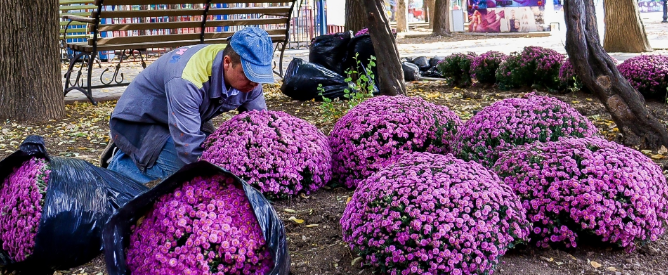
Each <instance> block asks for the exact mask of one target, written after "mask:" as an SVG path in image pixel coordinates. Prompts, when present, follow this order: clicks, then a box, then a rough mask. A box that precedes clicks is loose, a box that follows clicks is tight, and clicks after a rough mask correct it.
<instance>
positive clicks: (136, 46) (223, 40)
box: [105, 35, 285, 50]
mask: <svg viewBox="0 0 668 275" xmlns="http://www.w3.org/2000/svg"><path fill="white" fill-rule="evenodd" d="M269 38H271V40H272V41H273V42H283V41H285V35H270V36H269ZM204 43H206V44H226V43H227V38H216V39H208V40H204ZM197 44H201V42H200V40H199V39H197V40H179V41H164V42H143V43H132V44H113V45H105V50H127V49H134V50H139V49H147V48H176V47H182V46H190V45H197Z"/></svg>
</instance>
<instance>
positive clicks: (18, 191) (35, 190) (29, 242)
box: [0, 157, 51, 262]
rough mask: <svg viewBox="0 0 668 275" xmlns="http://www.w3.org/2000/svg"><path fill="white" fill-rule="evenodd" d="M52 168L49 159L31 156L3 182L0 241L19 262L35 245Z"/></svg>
mask: <svg viewBox="0 0 668 275" xmlns="http://www.w3.org/2000/svg"><path fill="white" fill-rule="evenodd" d="M50 169H51V168H50V167H49V164H48V163H47V162H46V160H44V159H41V158H34V157H33V158H31V159H30V160H28V161H26V162H24V163H23V164H22V165H21V166H19V167H16V168H14V171H13V172H12V173H11V174H10V175H9V176H8V177H7V178H5V179H4V181H3V182H2V185H0V244H1V245H2V249H3V250H5V251H7V253H8V254H9V256H10V257H11V258H12V259H13V260H14V261H17V262H20V261H24V260H25V259H26V258H28V256H30V255H31V254H32V253H33V250H34V249H35V236H36V235H37V230H38V229H39V221H40V219H41V218H42V207H43V206H44V199H45V198H46V190H47V186H48V183H49V174H50V173H51V170H50Z"/></svg>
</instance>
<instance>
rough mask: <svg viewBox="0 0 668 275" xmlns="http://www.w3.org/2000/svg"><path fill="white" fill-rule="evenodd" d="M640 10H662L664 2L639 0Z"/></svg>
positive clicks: (659, 0)
mask: <svg viewBox="0 0 668 275" xmlns="http://www.w3.org/2000/svg"><path fill="white" fill-rule="evenodd" d="M638 8H639V9H640V12H662V11H663V3H662V2H661V0H638Z"/></svg>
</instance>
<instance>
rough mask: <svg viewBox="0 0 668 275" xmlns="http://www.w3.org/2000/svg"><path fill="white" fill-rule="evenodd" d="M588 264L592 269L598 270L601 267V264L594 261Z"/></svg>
mask: <svg viewBox="0 0 668 275" xmlns="http://www.w3.org/2000/svg"><path fill="white" fill-rule="evenodd" d="M589 264H590V265H591V266H593V267H594V268H599V267H601V264H599V263H598V262H595V261H591V262H590V263H589Z"/></svg>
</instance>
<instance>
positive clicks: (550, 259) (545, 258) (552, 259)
mask: <svg viewBox="0 0 668 275" xmlns="http://www.w3.org/2000/svg"><path fill="white" fill-rule="evenodd" d="M540 258H541V259H543V260H545V261H548V262H553V261H554V258H547V257H543V256H540Z"/></svg>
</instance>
